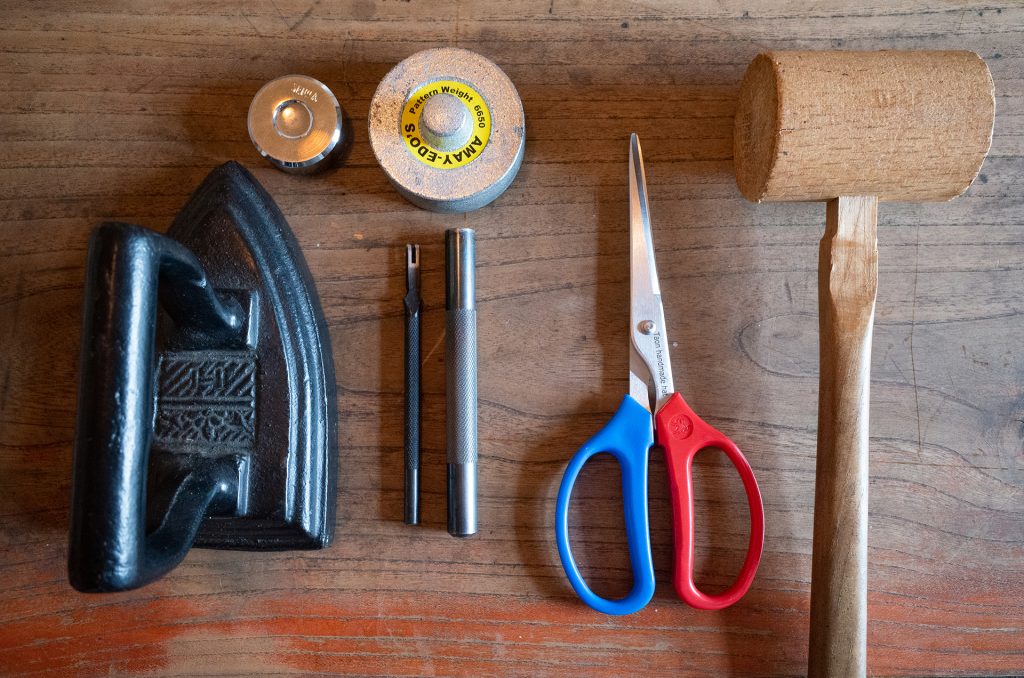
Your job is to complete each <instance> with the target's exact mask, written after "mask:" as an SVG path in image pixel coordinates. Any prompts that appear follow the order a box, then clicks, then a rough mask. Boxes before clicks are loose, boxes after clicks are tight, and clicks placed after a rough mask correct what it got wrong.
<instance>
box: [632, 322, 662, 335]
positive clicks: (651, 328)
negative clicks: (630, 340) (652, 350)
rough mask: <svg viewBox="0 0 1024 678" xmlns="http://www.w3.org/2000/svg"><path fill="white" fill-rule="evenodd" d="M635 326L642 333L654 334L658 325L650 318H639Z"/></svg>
mask: <svg viewBox="0 0 1024 678" xmlns="http://www.w3.org/2000/svg"><path fill="white" fill-rule="evenodd" d="M637 328H638V329H639V330H640V331H641V332H642V333H644V334H654V333H655V332H656V331H657V330H658V326H657V325H655V324H654V321H652V320H641V321H640V324H639V325H637Z"/></svg>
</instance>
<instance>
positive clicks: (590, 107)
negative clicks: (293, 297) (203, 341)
mask: <svg viewBox="0 0 1024 678" xmlns="http://www.w3.org/2000/svg"><path fill="white" fill-rule="evenodd" d="M0 23H2V26H0V91H2V92H3V93H4V96H3V97H2V99H0V624H2V627H0V673H3V674H5V675H7V674H27V675H40V674H43V675H53V676H68V675H81V676H95V675H101V674H104V675H106V674H113V675H120V674H146V675H190V676H197V675H271V674H284V673H294V674H312V673H343V674H398V675H456V674H458V675H470V676H480V675H502V676H509V675H522V676H537V675H564V676H580V675H588V676H589V675H593V676H621V675H631V674H632V675H671V676H685V675H694V676H706V675H799V674H802V673H803V672H804V671H805V666H806V653H807V637H808V604H809V600H808V596H809V589H810V582H809V579H810V553H811V522H812V505H813V494H814V492H813V490H814V487H813V480H814V449H815V429H816V414H817V330H818V321H817V296H816V266H817V263H816V257H817V243H818V239H819V238H820V237H821V233H822V228H823V223H824V206H823V205H821V204H804V203H792V204H765V205H760V206H755V205H752V204H750V203H748V202H746V201H745V200H744V199H743V198H742V197H741V196H740V194H739V193H738V191H737V189H736V187H735V183H734V179H733V176H732V161H731V152H732V115H733V110H734V107H735V99H736V94H737V90H738V85H739V81H740V78H741V77H742V74H743V70H744V68H745V66H746V64H747V63H748V62H749V61H750V60H751V59H752V58H753V57H754V56H755V55H756V54H757V53H758V52H759V51H762V50H765V49H771V48H799V49H868V50H875V49H971V50H974V51H977V52H978V53H979V54H981V56H982V57H984V59H985V60H986V61H987V62H988V65H989V67H990V69H991V71H992V75H993V77H994V79H995V86H996V102H997V117H996V123H995V134H994V138H993V144H992V150H991V153H990V154H989V157H988V159H987V160H986V161H985V164H984V166H983V167H982V169H981V174H980V176H979V177H978V180H977V181H976V182H975V184H974V185H973V186H972V187H971V189H970V190H969V191H968V192H967V193H966V194H965V195H963V196H961V197H960V198H958V199H956V200H954V201H953V202H950V203H943V204H900V203H885V204H882V205H881V206H880V209H879V218H880V225H879V269H880V284H879V294H878V308H877V322H876V328H875V335H874V353H873V366H872V368H873V375H872V376H873V382H872V386H871V396H872V407H871V429H870V431H871V448H872V450H871V487H870V553H869V562H870V568H869V573H868V576H869V615H870V620H871V621H870V627H869V638H868V642H869V652H868V663H869V667H870V671H871V673H872V674H873V675H896V674H900V675H911V674H913V675H924V674H928V675H940V674H944V675H968V674H969V675H980V674H986V675H988V674H991V675H1011V674H1021V673H1024V583H1022V571H1024V315H1022V313H1024V296H1022V294H1024V264H1022V262H1024V232H1022V228H1024V226H1022V224H1024V193H1022V190H1021V186H1022V183H1024V163H1022V160H1021V158H1022V154H1024V78H1022V73H1024V50H1022V45H1024V9H1022V7H1021V6H1020V4H1019V3H1011V2H1002V3H1001V2H995V3H993V2H972V3H969V4H968V5H966V6H954V3H950V2H934V1H933V2H923V1H919V0H917V1H908V2H897V3H893V2H871V3H867V4H865V3H849V4H846V3H843V2H839V1H837V0H830V1H826V2H818V3H794V2H788V1H784V0H776V1H774V2H765V3H743V2H740V1H739V0H721V1H719V2H711V1H704V0H700V1H697V2H689V3H669V2H664V1H662V0H649V1H648V2H645V3H620V2H617V1H612V0H603V1H601V2H594V3H580V2H575V1H569V0H536V1H532V2H531V1H518V0H507V1H506V2H502V3H493V4H492V3H471V2H443V3H426V2H420V1H419V0H416V1H415V2H409V1H405V2H401V1H390V2H389V1H385V0H381V1H377V2H374V1H373V0H352V1H351V2H338V3H332V2H322V3H321V2H320V1H319V0H317V1H316V2H313V3H311V4H310V3H309V2H308V0H294V1H293V0H276V1H275V2H244V1H243V2H225V3H220V2H217V3H214V2H196V3H187V2H183V1H179V2H172V3H138V4H137V5H134V6H133V5H131V4H129V3H84V2H52V1H47V2H11V3H7V4H6V6H5V9H4V12H3V20H2V22H0ZM445 45H456V46H459V47H465V48H468V49H472V50H476V51H478V52H480V53H482V54H484V55H485V56H487V57H489V58H491V59H492V60H494V61H495V62H496V63H498V64H499V65H500V66H501V67H502V68H503V69H504V70H505V71H506V73H508V75H509V76H510V77H511V79H512V80H513V82H515V84H516V86H517V87H518V89H519V92H520V94H521V96H522V100H523V104H524V107H525V111H526V119H527V126H526V129H527V142H526V157H525V160H524V162H523V166H522V169H521V171H520V172H519V176H518V178H517V179H516V180H515V182H514V183H513V184H512V186H511V187H510V188H509V189H508V191H507V192H506V193H505V194H504V195H502V196H501V197H500V198H499V199H498V200H497V201H496V202H495V203H494V204H492V205H490V206H488V207H485V208H483V209H481V210H478V211H476V212H472V213H469V214H465V215H456V216H445V215H439V214H433V213H430V212H425V211H422V210H419V209H417V208H415V207H413V206H412V205H410V204H408V203H407V202H406V201H405V200H403V199H402V198H401V197H400V196H399V195H398V194H397V193H396V192H395V191H394V190H393V189H392V188H391V187H390V185H389V184H388V182H387V180H386V178H385V176H384V174H383V173H382V172H381V170H380V169H379V168H378V166H377V164H376V163H375V161H374V157H373V154H372V152H371V150H370V147H369V144H368V141H367V128H366V116H367V112H368V107H369V101H370V98H371V96H372V95H373V92H374V89H375V88H376V85H377V83H378V82H379V81H380V79H381V78H382V77H383V76H384V74H385V73H386V72H387V71H388V69H390V68H391V67H392V66H393V65H394V64H395V63H397V62H398V61H399V60H401V59H402V58H404V57H406V56H408V55H410V54H412V53H414V52H416V51H418V50H421V49H424V48H427V47H435V46H445ZM293 72H294V73H305V74H308V75H311V76H313V77H316V78H318V79H320V80H322V81H323V82H325V83H327V84H328V85H329V86H330V87H331V88H332V89H333V90H334V92H335V93H336V94H337V95H338V97H339V99H340V100H341V101H342V104H343V106H344V107H345V109H346V110H347V112H348V113H349V114H350V115H351V116H352V119H353V121H354V131H355V146H354V149H353V151H352V154H351V156H350V158H349V161H348V163H347V164H346V165H345V166H344V167H342V168H340V169H339V170H337V171H334V172H332V173H328V174H326V175H320V176H315V177H296V176H289V175H286V174H282V173H280V172H278V171H276V170H274V169H272V168H270V167H269V166H268V165H266V164H264V162H262V161H261V159H260V158H259V157H258V155H257V154H256V152H255V150H254V149H253V147H252V145H251V144H250V142H249V139H248V136H247V133H246V123H245V115H246V110H247V108H248V105H249V101H250V99H251V98H252V95H253V94H254V93H255V92H256V90H257V89H258V88H259V87H260V85H261V84H262V83H263V82H265V81H267V80H269V79H271V78H273V77H276V76H279V75H283V74H286V73H293ZM632 131H636V132H637V133H638V134H639V135H640V139H641V140H642V142H643V144H644V151H645V155H646V160H647V179H648V183H649V188H650V200H651V212H652V218H653V224H654V236H655V242H656V245H657V249H658V252H657V258H658V266H659V269H660V271H659V272H660V274H661V281H662V288H663V293H664V301H665V312H666V316H667V324H668V328H667V329H668V333H669V335H670V336H671V338H672V340H673V344H672V351H671V357H672V360H673V365H674V367H675V372H676V381H677V387H678V388H679V389H680V390H681V391H682V393H683V394H684V395H685V396H686V398H687V399H688V400H689V402H690V403H691V404H692V405H693V406H694V408H695V409H696V410H697V411H698V412H700V413H702V414H703V415H704V416H705V417H706V419H707V420H708V421H709V422H710V423H712V424H713V425H715V426H716V427H718V428H720V429H722V430H723V431H725V432H726V433H727V434H728V435H729V436H730V437H732V438H733V439H734V440H736V441H737V442H738V443H739V445H740V446H741V447H742V448H743V449H744V450H745V451H746V454H747V457H748V459H749V460H750V462H751V464H752V465H753V468H754V471H755V473H756V474H757V477H758V479H759V481H760V484H761V489H762V492H763V495H764V503H765V509H766V521H767V536H766V539H765V552H764V557H763V560H762V561H761V567H760V570H759V571H758V575H757V578H756V579H755V581H754V585H753V587H752V588H751V590H750V592H749V593H748V594H747V596H746V597H745V598H744V599H743V600H742V601H741V602H740V603H739V604H737V605H736V606H734V607H732V608H730V609H727V610H724V611H721V612H699V611H696V610H693V609H690V608H688V607H686V606H685V605H684V604H683V603H682V602H681V601H679V600H678V599H677V598H676V597H675V595H674V593H673V591H672V587H671V583H670V579H671V550H672V532H671V520H670V508H669V503H668V496H667V493H668V491H667V487H666V482H665V480H664V478H665V466H664V460H663V458H662V456H661V455H660V454H657V453H656V454H654V455H653V458H652V461H651V468H650V478H651V481H650V495H651V496H650V511H651V520H652V539H653V543H654V553H655V562H656V570H657V576H658V589H657V592H656V593H655V597H654V600H653V601H652V602H651V604H650V605H648V606H647V608H645V609H644V610H643V611H641V612H638V613H636V614H634V615H631V616H628V617H621V618H613V617H607V616H603V615H601V614H598V613H596V612H593V611H591V610H590V609H589V608H587V607H586V606H584V605H583V604H582V603H581V602H580V601H579V600H578V599H577V598H576V596H575V595H574V594H573V592H572V590H571V589H570V587H569V585H568V583H567V581H566V579H565V576H564V574H563V572H562V568H561V566H560V564H559V561H558V556H557V552H556V549H555V542H554V529H553V525H554V504H555V493H556V490H557V486H558V482H559V480H560V477H561V473H562V470H563V468H564V466H565V463H566V460H567V459H568V457H569V456H570V455H571V454H572V453H573V452H574V451H575V449H576V448H577V447H578V446H579V445H580V444H581V443H582V442H583V441H584V440H585V439H586V438H587V437H589V435H590V434H592V433H593V432H594V431H596V430H597V428H598V427H600V426H601V425H602V424H603V423H604V422H605V420H606V419H607V418H608V417H609V415H610V414H611V413H612V412H613V411H614V409H615V408H616V407H617V405H618V403H619V401H620V400H621V398H622V395H623V393H625V390H626V366H627V335H626V324H627V303H628V240H627V230H626V229H627V185H626V159H627V139H628V135H629V133H630V132H632ZM231 159H235V160H238V161H239V162H241V163H242V164H244V165H245V166H246V167H248V168H250V169H251V170H252V171H253V172H254V174H255V176H256V177H257V178H258V179H259V181H260V182H261V183H263V185H264V186H265V187H266V188H267V190H268V191H269V192H270V194H271V195H272V196H273V197H274V199H275V200H276V201H277V202H278V204H279V205H280V207H281V209H282V211H283V212H284V214H285V215H286V216H287V218H288V220H289V222H290V224H291V226H292V228H293V229H294V231H295V233H296V235H297V237H298V240H299V242H300V243H301V245H302V247H303V250H304V252H305V255H306V258H307V260H308V263H309V266H310V268H311V270H312V272H313V277H314V278H315V280H316V284H317V287H318V289H319V293H320V296H321V299H322V300H323V303H324V306H325V312H326V315H327V319H328V322H329V325H330V333H331V339H332V341H333V351H334V359H335V363H336V366H337V386H338V409H339V430H340V441H339V443H340V444H339V451H338V454H339V459H340V478H339V495H338V496H339V500H338V516H337V537H336V541H335V543H334V544H333V545H332V546H331V547H330V548H327V549H326V550H323V551H317V552H290V553H236V552H221V551H210V550H193V551H192V552H191V553H190V554H189V555H188V557H187V558H186V560H185V561H184V563H183V564H182V565H181V566H179V567H178V568H177V569H176V570H174V571H172V572H171V573H170V574H169V575H168V576H166V577H164V578H163V579H161V580H160V581H157V582H156V583H153V584H151V585H149V586H146V587H145V588H142V589H141V590H137V591H133V592H131V593H124V594H115V595H83V594H79V593H77V592H75V591H74V590H72V589H71V587H70V586H69V584H68V582H67V576H66V558H67V529H68V507H69V497H70V481H71V449H72V438H73V426H74V418H75V392H76V380H77V377H76V370H77V363H78V346H79V323H80V307H81V301H82V284H83V265H84V259H85V245H86V240H87V237H88V235H89V233H90V232H91V230H92V229H93V228H94V227H95V226H96V224H97V223H99V222H101V221H103V220H108V219H117V220H123V221H128V222H133V223H137V224H141V225H143V226H147V227H150V228H154V229H157V230H164V229H166V228H167V226H168V225H169V223H170V221H171V219H172V218H173V217H174V215H175V214H176V213H177V212H178V210H179V209H180V208H181V207H182V205H183V204H184V202H185V200H186V199H187V197H188V195H189V193H190V191H191V190H192V189H193V188H194V187H195V186H197V185H198V184H199V182H200V181H201V180H202V178H203V177H204V176H205V175H206V174H207V173H208V172H209V171H210V170H211V169H212V168H213V167H215V166H217V165H219V164H221V163H223V162H225V161H227V160H231ZM452 226H468V227H472V228H474V229H476V231H477V234H478V262H479V269H478V295H479V328H480V341H479V350H480V381H479V388H480V446H481V449H480V526H481V529H480V534H479V535H478V536H477V537H476V538H475V539H472V540H467V541H463V540H455V539H452V538H451V537H449V536H448V535H447V533H446V531H445V487H444V365H443V349H442V346H443V342H442V336H443V327H444V324H443V287H442V265H443V264H442V240H443V231H444V229H445V228H448V227H452ZM412 241H417V242H419V243H421V244H422V246H423V266H424V273H423V289H424V298H425V303H426V311H425V314H424V323H425V324H424V339H423V350H424V366H423V367H424V372H423V374H424V391H425V393H424V417H423V435H424V438H423V442H424V468H423V484H424V488H423V490H424V491H423V497H422V506H423V512H424V517H425V522H424V524H423V525H422V526H419V527H408V526H405V525H403V524H402V522H401V515H402V503H401V502H402V402H403V391H402V343H403V338H402V322H403V321H402V301H401V298H402V295H403V294H404V249H403V245H404V243H406V242H412ZM697 466H698V468H697V476H698V477H697V483H698V490H697V492H698V496H697V511H698V518H697V533H698V540H697V551H698V565H699V572H700V576H699V581H700V582H701V583H702V584H703V585H704V586H706V587H707V588H708V589H709V590H721V589H722V588H723V587H724V586H726V585H727V584H728V583H729V582H730V581H731V579H732V577H733V576H734V574H735V573H736V572H737V570H738V569H739V565H740V561H741V559H742V553H743V550H744V548H745V541H746V538H747V526H746V521H747V516H746V509H745V501H744V497H743V492H742V489H741V487H740V485H739V483H738V481H737V478H736V476H735V473H734V472H733V471H732V470H731V467H730V466H729V465H728V463H727V462H726V461H725V459H724V457H723V456H722V455H721V454H716V453H707V454H704V455H701V457H700V458H699V461H698V464H697ZM572 509H573V511H574V513H573V516H574V518H573V531H574V545H575V548H576V552H577V556H578V557H579V558H580V559H581V560H582V561H583V564H584V572H585V574H586V576H587V577H588V578H589V580H590V581H591V582H592V583H593V585H594V586H595V588H597V589H598V590H599V591H600V592H602V593H604V594H606V595H615V594H621V593H624V592H625V591H626V590H627V589H628V586H629V569H628V560H627V557H626V549H625V538H624V533H623V528H622V526H621V523H622V518H621V494H620V490H619V476H618V471H617V467H616V466H615V464H614V463H613V462H612V461H610V460H607V459H602V460H597V461H595V462H594V463H593V464H592V465H591V466H589V467H588V468H587V469H586V471H585V473H584V477H583V478H582V479H581V484H580V485H579V486H578V489H577V492H576V495H575V498H574V501H573V505H572Z"/></svg>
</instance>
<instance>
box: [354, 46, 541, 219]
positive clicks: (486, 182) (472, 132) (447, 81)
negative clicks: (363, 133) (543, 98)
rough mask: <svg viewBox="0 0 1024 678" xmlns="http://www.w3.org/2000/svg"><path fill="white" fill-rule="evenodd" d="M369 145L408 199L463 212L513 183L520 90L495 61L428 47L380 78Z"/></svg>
mask: <svg viewBox="0 0 1024 678" xmlns="http://www.w3.org/2000/svg"><path fill="white" fill-rule="evenodd" d="M369 130H370V145H371V146H372V147H373V152H374V154H375V155H376V156H377V162H378V163H380V166H381V168H382V169H383V170H384V173H385V174H387V177H388V179H390V180H391V183H392V184H393V185H394V187H395V188H396V189H397V190H398V192H399V193H401V194H402V195H403V196H405V197H406V198H407V199H408V200H409V201H410V202H411V203H413V204H414V205H418V206H419V207H422V208H424V209H428V210H433V211H435V212H468V211H470V210H475V209H477V208H478V207H483V206H484V205H486V204H487V203H489V202H491V201H492V200H494V199H495V198H497V197H498V196H499V195H501V194H502V192H503V191H504V190H505V189H506V188H508V185H509V184H511V183H512V180H513V179H514V178H515V176H516V173H517V172H518V171H519V166H520V164H522V161H523V148H524V144H525V140H526V120H525V117H524V115H523V103H522V101H520V99H519V93H518V92H517V91H516V88H515V85H513V84H512V81H511V80H509V78H508V76H507V75H505V73H504V72H503V71H502V70H501V69H500V68H498V66H496V65H495V64H494V63H493V62H492V61H490V60H488V59H486V58H484V57H482V56H480V55H479V54H477V53H475V52H470V51H468V50H465V49H458V48H454V47H444V48H439V49H428V50H424V51H422V52H417V53H416V54H413V55H412V56H410V57H409V58H407V59H405V60H404V61H402V62H401V63H399V64H398V65H397V66H395V67H394V68H393V69H391V71H390V72H389V73H388V74H387V75H386V76H384V79H383V80H382V81H381V83H380V85H378V86H377V91H376V93H375V94H374V95H373V100H372V101H371V102H370V119H369Z"/></svg>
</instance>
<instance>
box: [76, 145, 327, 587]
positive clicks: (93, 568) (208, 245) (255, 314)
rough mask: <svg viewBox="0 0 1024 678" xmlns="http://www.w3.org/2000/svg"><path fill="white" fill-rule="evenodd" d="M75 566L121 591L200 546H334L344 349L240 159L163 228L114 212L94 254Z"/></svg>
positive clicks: (81, 580)
mask: <svg viewBox="0 0 1024 678" xmlns="http://www.w3.org/2000/svg"><path fill="white" fill-rule="evenodd" d="M80 371H81V372H80V373H81V381H80V390H79V394H78V420H77V429H76V433H75V460H74V482H73V497H72V510H71V533H70V551H69V556H68V575H69V578H70V580H71V584H72V585H73V586H74V587H75V588H76V589H78V590H80V591H86V592H103V591H124V590H128V589H133V588H137V587H139V586H142V585H144V584H146V583H149V582H151V581H153V580H155V579H157V578H159V577H161V576H163V575H164V574H166V573H167V572H168V571H169V570H171V569H172V568H174V567H175V566H176V565H178V564H179V563H180V562H181V560H182V559H183V558H184V557H185V555H186V553H187V552H188V550H189V549H190V548H191V547H192V546H199V547H204V548H220V549H243V550H282V549H315V548H323V547H324V546H326V545H327V544H328V543H329V542H330V540H331V537H332V534H333V530H334V515H335V495H336V479H335V477H336V464H337V461H336V448H337V423H336V422H337V416H336V407H337V404H336V401H335V381H334V363H333V359H332V354H331V348H330V340H329V336H328V333H327V327H326V322H325V320H324V315H323V311H322V310H321V306H320V302H319V300H318V298H317V295H316V290H315V288H314V286H313V282H312V279H311V278H310V274H309V270H308V269H307V267H306V263H305V260H304V259H303V257H302V253H301V251H300V249H299V246H298V243H297V242H296V241H295V238H294V236H293V235H292V232H291V230H290V229H289V227H288V224H287V222H286V221H285V219H284V216H283V215H282V214H281V212H280V210H279V209H278V208H277V206H276V205H275V204H274V201H273V200H272V199H271V197H270V196H269V195H268V194H267V192H266V191H265V190H263V188H262V187H261V186H260V185H259V184H258V183H257V182H256V180H255V179H254V178H253V177H252V175H250V174H249V173H248V172H247V171H246V170H245V169H243V168H242V167H241V166H240V165H238V164H237V163H234V162H229V163H227V164H225V165H222V166H220V167H218V168H217V169H215V170H214V171H213V172H211V173H210V175H209V176H208V177H207V178H206V180H205V181H204V182H203V183H202V185H201V186H200V187H199V188H198V189H197V190H196V192H195V193H194V194H193V195H192V197H191V198H190V199H189V201H188V203H187V204H186V205H185V207H184V209H183V210H182V211H181V213H180V214H179V215H178V216H177V218H176V219H175V220H174V223H173V224H172V225H171V228H170V230H169V231H168V232H167V235H161V234H158V233H156V232H154V231H150V230H148V229H145V228H141V227H139V226H133V225H129V224H123V223H104V224H102V225H101V226H100V227H99V228H98V229H97V230H96V231H95V232H94V234H93V236H92V240H91V242H90V245H89V254H88V262H87V270H86V285H85V301H84V307H83V324H82V353H81V365H80Z"/></svg>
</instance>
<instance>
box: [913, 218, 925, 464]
mask: <svg viewBox="0 0 1024 678" xmlns="http://www.w3.org/2000/svg"><path fill="white" fill-rule="evenodd" d="M914 233H915V235H916V237H917V243H916V245H915V246H914V288H913V291H912V292H911V295H912V296H913V298H912V299H911V307H910V374H911V376H912V377H913V379H914V409H915V411H916V413H917V458H918V460H921V459H922V458H923V457H924V444H923V438H922V436H921V397H920V395H919V394H918V392H917V363H916V362H915V360H914V324H915V321H916V320H917V274H918V270H919V268H920V266H919V263H920V260H921V227H920V226H918V227H917V228H916V229H915V230H914Z"/></svg>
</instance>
